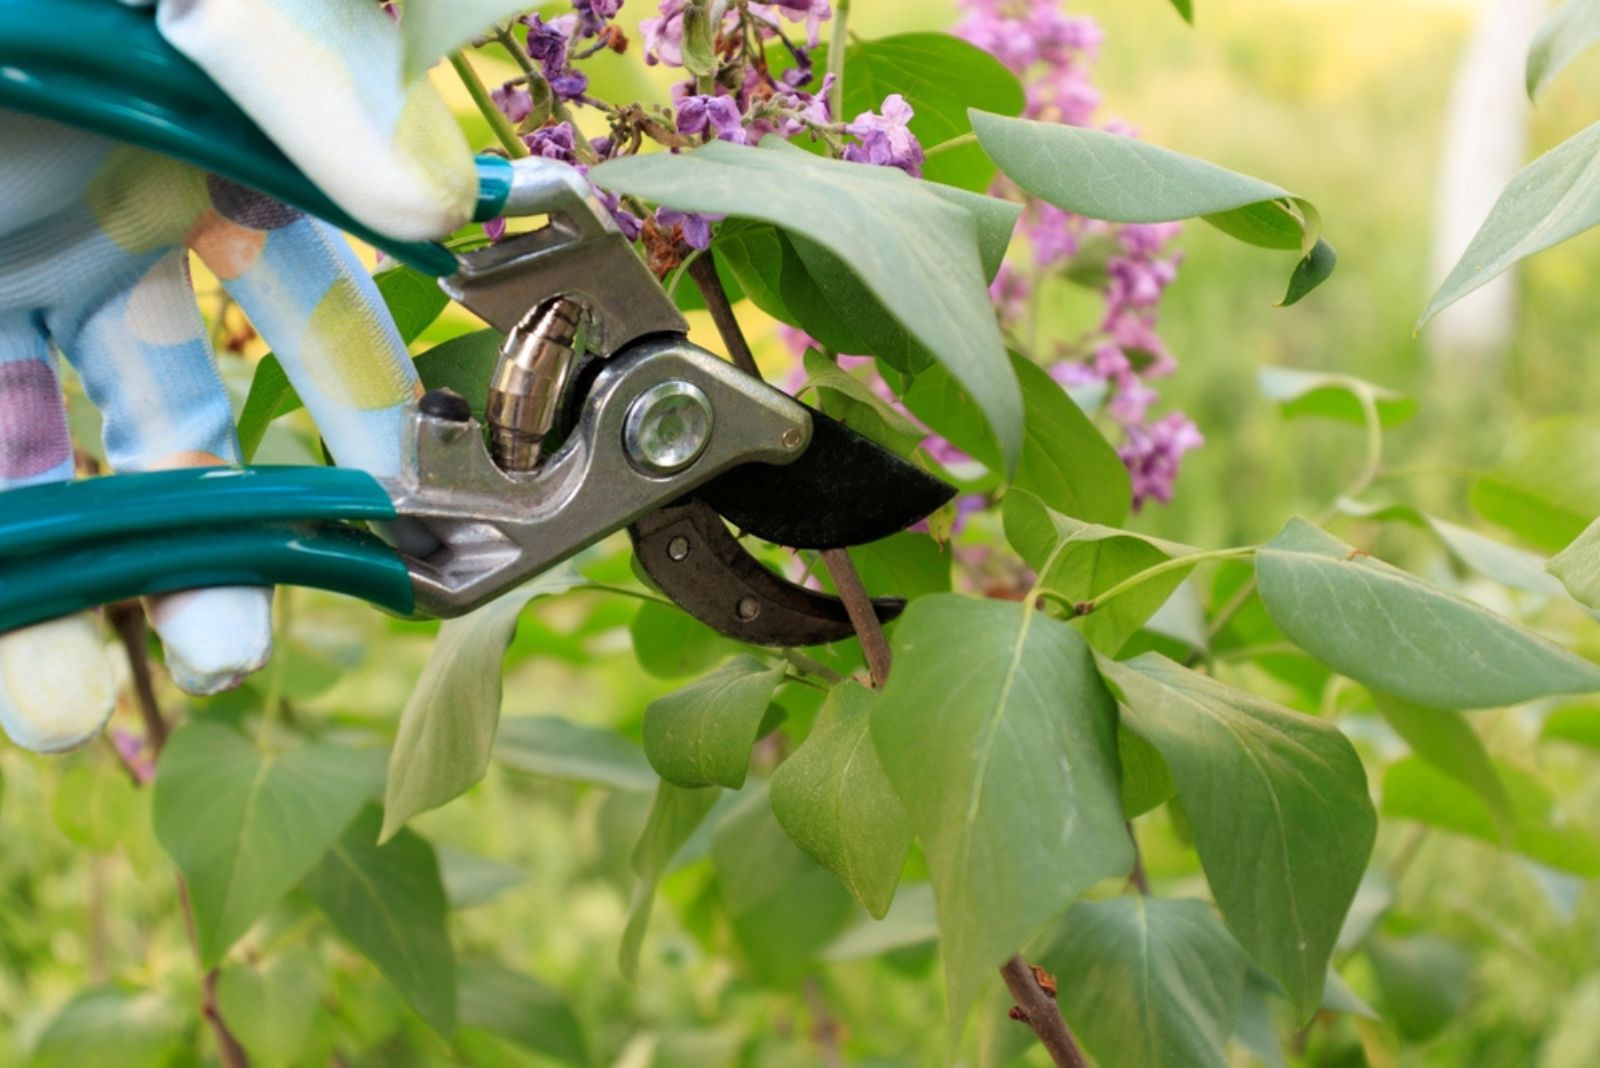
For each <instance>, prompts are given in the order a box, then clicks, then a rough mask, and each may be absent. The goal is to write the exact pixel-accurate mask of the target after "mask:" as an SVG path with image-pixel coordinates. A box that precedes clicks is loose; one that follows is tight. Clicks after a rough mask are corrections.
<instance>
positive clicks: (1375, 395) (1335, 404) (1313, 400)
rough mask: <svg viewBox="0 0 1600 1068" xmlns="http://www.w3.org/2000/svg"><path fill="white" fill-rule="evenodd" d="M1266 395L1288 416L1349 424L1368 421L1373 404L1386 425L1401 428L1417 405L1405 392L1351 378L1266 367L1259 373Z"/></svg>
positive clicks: (1259, 382) (1289, 368) (1288, 368)
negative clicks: (1369, 407)
mask: <svg viewBox="0 0 1600 1068" xmlns="http://www.w3.org/2000/svg"><path fill="white" fill-rule="evenodd" d="M1256 381H1257V383H1258V384H1259V385H1260V387H1261V392H1262V394H1263V395H1264V396H1265V397H1266V398H1267V399H1268V400H1272V401H1276V402H1277V404H1278V406H1279V407H1280V408H1282V409H1283V412H1284V414H1285V415H1320V416H1326V417H1327V418H1330V419H1338V420H1341V421H1343V422H1346V423H1355V424H1356V425H1358V426H1359V425H1361V424H1363V423H1365V422H1366V412H1365V408H1366V404H1365V403H1364V402H1370V403H1371V405H1372V410H1373V411H1374V412H1376V414H1377V416H1378V421H1379V422H1380V423H1381V424H1382V425H1383V426H1386V427H1387V426H1399V425H1400V424H1402V423H1404V422H1405V421H1406V420H1408V419H1410V418H1411V416H1412V415H1414V414H1415V413H1416V410H1417V402H1416V401H1414V400H1412V399H1411V398H1410V397H1407V396H1405V395H1404V394H1401V393H1396V392H1394V391H1393V390H1391V389H1385V388H1384V387H1383V386H1379V385H1376V384H1374V383H1372V382H1367V381H1363V380H1362V379H1359V378H1355V377H1353V376H1351V375H1341V374H1334V373H1332V372H1326V371H1303V370H1300V369H1299V368H1294V367H1263V368H1261V369H1260V370H1259V371H1257V372H1256Z"/></svg>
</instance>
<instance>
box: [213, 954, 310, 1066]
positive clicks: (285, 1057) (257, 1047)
mask: <svg viewBox="0 0 1600 1068" xmlns="http://www.w3.org/2000/svg"><path fill="white" fill-rule="evenodd" d="M322 982H323V971H322V964H321V962H320V961H318V960H317V956H316V954H315V953H313V952H312V951H311V950H309V949H307V948H305V947H304V946H294V947H291V948H289V949H286V950H284V951H283V952H281V953H276V954H274V955H273V956H271V957H269V958H267V959H266V960H264V961H262V962H260V963H259V964H257V965H255V966H253V967H251V966H246V965H238V966H234V967H229V968H225V969H223V971H222V975H221V976H220V977H219V978H218V980H217V1007H218V1008H219V1009H220V1010H221V1011H222V1018H223V1019H225V1020H227V1021H228V1027H229V1029H231V1030H232V1031H233V1033H234V1035H235V1036H236V1037H237V1038H238V1039H239V1043H240V1045H242V1046H244V1048H245V1052H247V1053H249V1054H250V1056H251V1058H252V1060H254V1061H256V1062H259V1063H261V1064H265V1065H280V1064H281V1065H287V1064H294V1063H296V1061H297V1060H298V1059H299V1058H300V1057H301V1056H302V1055H303V1054H304V1053H305V1051H306V1047H307V1045H309V1043H310V1041H311V1036H312V1033H313V1031H314V1029H315V1027H316V1024H317V1021H318V1020H319V1019H321V1018H322V1017H323V1013H322Z"/></svg>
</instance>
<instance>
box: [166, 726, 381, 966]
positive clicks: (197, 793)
mask: <svg viewBox="0 0 1600 1068" xmlns="http://www.w3.org/2000/svg"><path fill="white" fill-rule="evenodd" d="M371 787H372V781H371V772H370V767H369V765H368V763H367V761H365V760H364V759H362V757H361V754H359V753H357V752H356V751H354V750H351V749H336V748H334V747H332V746H325V745H303V746H300V747H298V748H296V749H289V750H285V751H282V752H273V753H267V754H263V753H261V752H260V751H258V750H257V749H256V747H255V746H253V745H251V744H250V742H249V741H247V740H246V739H245V738H244V736H243V735H240V734H238V733H236V732H234V731H231V730H229V729H227V728H226V727H219V726H216V725H214V724H210V723H190V724H188V725H187V726H185V727H183V728H182V729H180V730H179V731H178V732H177V733H176V734H174V735H173V736H172V738H171V739H170V740H168V742H167V746H166V749H165V750H163V752H162V754H161V762H160V765H159V766H158V768H157V770H156V786H155V799H154V802H153V809H152V814H151V815H152V821H153V823H154V827H155V833H156V839H157V841H159V842H160V843H161V848H162V849H164V850H166V852H167V855H168V856H170V857H171V858H172V860H173V863H175V864H176V865H177V866H178V870H179V871H180V872H182V873H183V878H184V882H185V883H187V884H188V887H189V898H190V901H191V903H192V904H193V907H194V927H195V937H196V939H197V940H198V942H199V949H200V959H201V963H202V964H203V965H204V966H205V967H207V968H209V967H211V966H212V965H214V964H216V963H217V962H218V961H219V960H221V959H222V955H223V953H225V952H227V949H228V947H229V946H231V945H232V944H233V943H234V942H235V941H236V940H237V939H238V938H239V936H240V935H242V934H244V933H245V931H247V930H248V929H249V928H250V925H251V924H253V923H254V922H255V921H256V920H257V919H259V918H260V917H261V915H262V914H263V913H265V912H266V911H267V910H268V909H269V908H271V907H272V906H273V905H274V904H276V903H277V901H278V899H279V898H281V897H282V896H283V895H284V894H285V893H286V892H288V890H289V889H290V888H291V887H293V886H294V885H295V884H296V883H298V882H299V881H300V879H301V878H302V877H303V876H304V875H305V874H306V872H308V871H310V870H311V868H312V866H313V865H315V864H316V863H317V861H318V859H320V858H321V856H322V855H323V853H324V852H326V851H327V849H328V847H329V846H331V845H333V843H334V842H335V841H337V840H338V838H339V835H340V834H341V833H342V832H343V831H344V829H345V828H346V827H347V826H349V824H350V821H351V820H352V819H354V818H355V815H356V813H357V812H358V811H359V810H360V808H361V804H362V802H363V801H365V800H366V798H367V796H368V793H369V791H370V790H371Z"/></svg>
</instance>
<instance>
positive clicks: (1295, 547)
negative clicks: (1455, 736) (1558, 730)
mask: <svg viewBox="0 0 1600 1068" xmlns="http://www.w3.org/2000/svg"><path fill="white" fill-rule="evenodd" d="M1256 573H1257V575H1258V576H1259V578H1260V583H1261V599H1262V602H1263V603H1264V604H1265V605H1266V608H1267V612H1268V613H1269V614H1270V615H1271V616H1272V619H1273V621H1274V622H1275V623H1277V625H1278V627H1279V628H1280V629H1281V630H1282V631H1283V632H1284V634H1285V635H1286V636H1287V637H1288V638H1289V640H1290V641H1292V642H1294V643H1295V644H1296V645H1298V646H1300V647H1301V648H1302V649H1304V650H1305V651H1306V652H1308V653H1310V654H1311V655H1312V656H1315V657H1316V658H1317V659H1318V660H1320V661H1322V662H1323V663H1324V664H1326V665H1328V666H1329V667H1331V668H1333V669H1334V670H1335V671H1338V672H1340V673H1341V674H1344V675H1348V676H1349V677H1350V678H1353V679H1355V680H1356V681H1357V682H1360V683H1362V684H1364V685H1366V686H1368V687H1370V688H1372V689H1374V690H1381V691H1383V692H1386V693H1392V694H1395V695H1396V696H1399V697H1403V698H1405V699H1407V700H1410V701H1415V702H1416V703H1418V704H1421V705H1427V706H1430V707H1435V708H1456V709H1461V708H1494V707H1499V706H1502V705H1510V704H1516V703H1518V702H1521V701H1526V700H1530V699H1532V698H1534V697H1542V696H1546V695H1549V694H1561V693H1587V692H1590V691H1593V690H1596V689H1600V667H1596V666H1595V665H1594V664H1592V663H1590V662H1589V661H1587V660H1584V659H1582V658H1581V657H1578V656H1575V655H1574V654H1572V653H1570V652H1568V651H1567V650H1565V649H1563V648H1561V647H1560V646H1558V645H1556V644H1554V643H1553V642H1551V641H1549V640H1547V639H1545V638H1543V637H1541V636H1539V635H1537V634H1534V633H1533V632H1531V631H1529V630H1526V629H1524V628H1523V627H1521V626H1518V625H1517V624H1516V623H1513V622H1512V621H1510V620H1508V619H1505V618H1504V617H1502V616H1498V615H1495V614H1494V613H1492V612H1490V611H1488V610H1487V609H1484V608H1481V607H1479V606H1478V605H1476V604H1473V603H1472V602H1470V601H1467V600H1464V599H1462V598H1460V597H1456V596H1454V595H1452V594H1449V593H1445V592H1444V591H1442V590H1439V589H1436V588H1435V587H1432V586H1429V585H1427V584H1426V583H1424V582H1422V581H1421V580H1420V579H1417V578H1416V577H1414V576H1412V575H1409V574H1407V573H1405V572H1404V571H1401V570H1399V569H1397V568H1393V567H1390V566H1389V565H1388V564H1385V563H1383V562H1381V561H1378V560H1374V559H1373V558H1371V557H1369V556H1367V555H1365V554H1363V553H1360V552H1358V551H1357V550H1355V549H1352V548H1351V547H1350V546H1348V545H1346V544H1345V543H1343V542H1341V541H1339V540H1338V539H1337V538H1334V537H1332V536H1331V535H1329V534H1326V533H1324V532H1323V531H1321V530H1319V529H1317V528H1316V527H1314V526H1312V525H1311V524H1309V523H1306V522H1304V521H1303V520H1299V519H1295V520H1291V521H1290V522H1289V525H1288V526H1286V527H1285V528H1284V529H1283V532H1282V533H1281V534H1279V535H1278V536H1277V537H1276V538H1274V539H1273V540H1272V541H1271V542H1270V543H1269V544H1267V545H1265V546H1262V548H1261V549H1260V550H1259V551H1258V552H1257V554H1256Z"/></svg>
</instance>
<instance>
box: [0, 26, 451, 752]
mask: <svg viewBox="0 0 1600 1068" xmlns="http://www.w3.org/2000/svg"><path fill="white" fill-rule="evenodd" d="M107 2H115V0H107ZM123 2H133V3H140V2H141V0H123ZM145 2H148V0H145ZM156 3H157V8H158V10H157V18H158V23H159V25H160V27H161V30H162V32H163V33H164V34H165V35H166V37H167V38H168V40H169V41H171V42H172V43H173V44H174V45H175V46H176V47H178V48H179V49H180V50H182V51H183V52H184V53H185V54H187V55H188V56H189V57H190V58H191V59H193V60H194V61H195V62H196V63H198V64H199V65H200V66H201V67H202V68H204V69H205V70H206V71H207V73H209V74H210V75H211V76H212V78H213V79H214V80H215V81H216V82H217V84H218V85H219V86H220V87H221V88H222V89H223V90H225V91H226V92H227V93H228V94H230V95H231V96H232V97H233V98H234V100H235V101H236V102H237V103H238V104H239V105H240V106H242V107H243V108H244V110H245V111H246V112H248V113H249V114H250V115H251V116H252V118H254V119H255V120H256V121H257V122H258V124H259V125H260V126H261V127H262V129H263V130H264V131H265V132H266V133H267V134H268V135H269V136H270V137H272V138H273V139H274V140H275V141H276V142H277V144H278V146H279V147H280V148H281V149H282V150H283V151H284V152H285V154H287V155H288V156H289V157H290V158H291V159H292V160H294V161H295V163H296V164H297V165H298V166H300V168H301V169H302V170H303V171H304V172H305V173H306V174H307V175H308V176H309V177H311V178H312V179H313V180H314V181H316V182H317V183H319V184H320V185H321V186H322V187H323V188H324V190H325V191H327V192H328V193H329V195H330V196H332V197H333V199H334V200H335V201H336V202H338V203H339V205H340V206H341V207H342V208H344V209H345V210H346V211H348V212H349V213H350V214H351V215H352V216H354V217H355V218H357V219H359V220H360V221H361V222H363V223H365V224H367V225H369V226H371V227H373V228H374V229H377V230H381V231H384V232H387V233H390V234H393V235H394V236H396V237H400V238H406V239H419V238H426V237H436V236H440V235H443V234H445V233H448V232H449V231H450V230H452V229H454V228H455V227H456V226H459V225H460V224H461V223H462V222H464V221H465V220H466V219H467V218H468V217H469V215H470V213H471V209H472V204H473V200H474V198H475V195H476V178H475V174H474V170H473V165H472V158H471V153H470V150H469V149H468V147H467V144H466V142H465V139H464V138H463V136H462V135H461V132H460V130H459V129H458V128H457V127H456V125H455V122H454V120H453V118H452V117H451V115H450V114H449V112H448V110H447V109H446V108H445V105H444V103H443V101H442V100H440V99H439V98H438V96H437V95H436V94H435V93H434V92H433V91H432V89H431V88H430V87H429V86H428V85H427V83H426V82H425V81H419V82H417V83H416V84H414V85H411V86H404V85H402V84H401V80H400V43H399V38H398V33H397V30H396V28H395V27H394V26H393V24H392V23H391V22H390V21H389V19H388V18H387V17H386V16H385V14H384V13H383V11H382V10H381V9H380V8H379V6H378V5H377V4H376V3H375V2H374V0H156ZM190 250H192V251H194V252H195V253H196V254H198V255H199V257H200V258H201V260H202V261H203V262H204V263H205V264H206V266H207V267H208V268H209V269H210V270H211V271H212V272H213V273H214V274H215V275H216V276H217V277H218V279H220V280H221V282H222V284H223V285H224V286H225V287H226V288H227V290H228V292H229V293H230V294H231V295H232V297H233V298H234V300H235V301H236V302H237V303H238V304H239V305H240V307H242V308H243V309H244V311H245V313H246V314H247V315H248V316H249V317H250V320H251V322H252V323H253V324H254V326H255V328H256V330H257V331H258V332H259V333H260V334H261V335H262V337H263V338H264V339H265V340H266V342H267V343H268V344H269V345H271V346H272V348H273V351H274V352H275V353H276V355H277V357H278V359H279V360H280V361H281V362H282V364H283V367H284V370H285V371H286V372H287V374H288V376H289V378H290V380H291V381H292V382H293V384H294V386H295V388H296V389H297V390H298V392H299V394H300V396H301V398H302V399H303V400H304V401H305V404H306V408H307V409H308V410H309V411H310V412H311V415H312V417H313V418H314V419H315V420H316V421H317V425H318V428H319V429H320V431H321V432H322V435H323V438H324V440H325V442H326V443H327V446H328V449H329V451H330V452H331V453H332V455H333V456H334V458H335V459H336V460H337V461H338V462H339V463H341V464H345V465H349V466H355V467H360V468H364V469H365V470H367V471H369V472H371V473H373V474H376V475H386V474H391V473H393V472H394V471H395V470H396V468H397V466H398V463H399V456H400V453H399V447H400V429H401V413H402V408H403V405H404V404H405V403H406V402H407V401H409V400H410V399H412V398H413V397H414V396H415V395H416V393H417V391H418V389H419V386H418V383H417V378H416V374H415V372H414V370H413V369H412V365H411V361H410V358H409V356H408V355H407V353H406V350H405V347H404V345H403V344H402V343H401V340H400V337H399V335H398V334H397V332H396V330H395V327H394V324H393V322H392V320H391V319H390V317H389V315H388V312H387V311H386V309H385V308H384V305H383V303H382V300H381V299H380V297H379V295H378V292H377V290H376V287H375V286H374V285H373V283H372V281H371V279H370V278H369V277H368V275H367V273H366V271H365V270H364V269H363V268H362V266H361V264H360V262H359V261H358V260H357V259H356V257H355V255H354V254H353V253H352V251H351V250H350V248H349V246H348V245H347V244H346V242H345V241H344V239H343V237H342V236H341V235H340V234H338V233H337V232H336V231H334V230H332V229H331V228H330V227H328V226H327V225H326V224H323V223H320V222H318V221H316V220H313V219H309V218H306V217H304V216H303V215H301V214H299V213H298V212H296V211H294V210H292V209H290V208H287V207H285V206H284V205H282V204H279V203H277V202H276V201H273V200H270V199H268V198H266V197H264V196H262V195H260V194H258V193H255V192H253V191H251V190H248V189H245V188H243V187H241V186H238V185H236V184H234V183H232V182H229V181H226V180H224V179H221V178H218V177H216V176H214V175H207V174H205V173H203V172H201V171H199V170H196V169H194V168H192V167H190V166H188V165H186V164H182V163H178V162H176V161H173V160H170V159H167V158H165V157H162V156H158V155H155V154H153V153H150V152H147V151H145V150H143V149H139V148H134V147H132V146H128V145H121V144H118V143H116V142H112V141H109V140H106V139H105V138H102V137H99V136H98V135H95V134H90V133H87V132H84V131H80V130H76V129H71V128H68V127H65V126H62V125H59V124H56V123H53V122H49V121H46V120H43V119H38V118H35V117H32V116H28V115H23V114H20V113H15V112H9V111H4V110H0V490H3V489H7V488H13V487H18V486H24V485H31V484H34V483H38V482H46V481H52V480H61V479H69V478H72V477H73V474H74V461H73V448H72V440H71V436H70V434H69V432H68V429H67V422H66V416H65V407H64V401H63V397H62V393H61V386H60V382H59V380H58V378H57V374H56V370H57V366H56V360H57V357H58V353H59V354H61V355H64V356H65V357H66V359H67V360H68V361H69V362H70V363H71V364H72V366H73V368H74V369H75V370H76V372H77V373H78V375H79V377H80V378H81V380H82V381H83V384H84V387H85V390H86V392H87V393H88V396H89V398H90V399H91V400H92V401H93V402H94V404H95V405H96V406H97V407H98V408H99V409H100V411H101V413H102V415H103V416H104V433H105V451H106V456H107V459H108V461H109V463H110V464H111V466H112V468H113V469H115V470H117V471H141V470H153V469H159V468H164V467H176V466H193V465H213V464H221V463H237V462H239V447H238V442H237V438H236V436H235V433H234V426H233V413H232V410H231V406H230V404H229V401H228V397H227V393H226V390H225V389H224V387H223V384H222V381H221V379H220V377H219V376H218V374H217V370H216V367H215V363H214V354H213V353H212V351H211V346H210V343H209V341H208V339H207V336H206V331H205V329H204V324H203V322H202V320H201V317H200V314H199V311H198V309H197V307H196V305H195V301H194V292H193V288H192V285H191V283H190V279H189V268H188V263H189V261H188V252H189V251H190ZM0 504H3V498H0ZM147 608H148V611H149V615H150V618H151V621H152V623H153V625H154V626H155V629H156V631H157V632H158V633H159V634H160V636H161V638H162V640H163V641H164V642H165V644H166V649H167V665H168V668H169V670H170V672H171V674H172V676H173V678H174V680H175V681H176V682H177V683H178V684H179V685H180V686H182V687H183V688H184V689H186V690H188V691H190V692H191V693H196V694H206V693H213V692H216V691H218V690H221V689H225V688H227V687H229V686H232V685H236V684H237V683H238V682H239V681H240V680H242V679H243V678H244V677H245V676H246V675H247V674H249V673H250V672H251V671H254V670H256V669H257V668H259V667H260V666H261V665H262V664H264V663H265V662H266V660H267V658H268V656H269V655H270V652H271V644H272V627H271V610H270V609H271V592H270V591H269V590H263V589H255V588H239V589H210V590H196V591H188V592H181V593H175V594H169V595H166V596H162V597H159V598H152V599H151V600H150V602H149V604H148V605H147ZM113 678H114V676H113V672H112V669H111V665H110V661H109V660H108V659H107V657H106V654H105V643H104V639H103V638H102V636H101V632H100V630H99V627H98V624H97V622H96V620H95V619H94V618H93V617H92V616H90V615H87V614H86V615H81V616H76V617H71V618H67V619H61V620H55V621H52V622H49V623H44V624H41V625H39V626H35V627H30V628H28V629H25V630H21V631H16V632H13V633H10V634H6V635H3V636H0V726H3V727H4V729H5V731H6V733H7V734H8V735H10V737H11V738H12V740H13V741H15V742H16V743H17V744H18V745H21V746H24V747H26V748H29V749H34V750H37V751H42V752H55V751H60V750H65V749H70V748H72V747H74V746H77V745H80V744H82V743H84V742H85V741H87V740H89V739H91V738H93V737H94V735H95V734H96V733H98V732H99V730H100V729H101V728H102V727H103V726H104V724H105V721H106V720H107V718H108V717H109V716H110V713H111V711H112V708H113V706H114V697H115V692H114V683H113Z"/></svg>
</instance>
